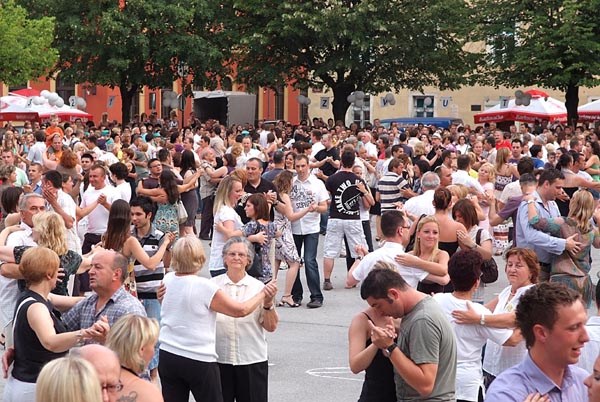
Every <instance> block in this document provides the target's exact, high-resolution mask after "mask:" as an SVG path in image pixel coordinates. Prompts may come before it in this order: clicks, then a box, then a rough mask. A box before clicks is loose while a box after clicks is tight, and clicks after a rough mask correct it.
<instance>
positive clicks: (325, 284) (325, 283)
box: [319, 279, 333, 307]
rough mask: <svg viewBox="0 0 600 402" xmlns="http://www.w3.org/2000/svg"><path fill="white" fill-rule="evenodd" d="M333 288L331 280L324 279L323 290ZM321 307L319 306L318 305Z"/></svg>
mask: <svg viewBox="0 0 600 402" xmlns="http://www.w3.org/2000/svg"><path fill="white" fill-rule="evenodd" d="M332 289H333V285H332V284H331V281H330V280H329V279H325V282H323V290H332ZM319 307H321V306H319Z"/></svg>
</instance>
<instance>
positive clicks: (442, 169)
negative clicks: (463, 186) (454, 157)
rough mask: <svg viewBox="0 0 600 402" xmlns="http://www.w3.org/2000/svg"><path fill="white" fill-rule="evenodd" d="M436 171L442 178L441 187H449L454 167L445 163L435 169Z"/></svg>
mask: <svg viewBox="0 0 600 402" xmlns="http://www.w3.org/2000/svg"><path fill="white" fill-rule="evenodd" d="M435 173H437V175H438V177H439V178H440V187H448V186H450V185H452V169H450V168H448V167H446V166H445V165H440V166H438V167H437V168H436V169H435Z"/></svg>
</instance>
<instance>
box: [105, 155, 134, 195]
mask: <svg viewBox="0 0 600 402" xmlns="http://www.w3.org/2000/svg"><path fill="white" fill-rule="evenodd" d="M108 170H109V171H110V178H111V180H112V181H113V182H114V183H115V188H116V190H117V192H118V194H119V198H120V199H122V200H125V201H127V202H129V201H130V200H131V185H130V184H129V183H127V182H126V181H125V179H126V178H127V176H128V174H129V171H128V170H127V165H125V164H124V163H121V162H117V163H113V164H112V165H110V167H109V168H108Z"/></svg>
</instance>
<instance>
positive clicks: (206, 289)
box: [159, 272, 219, 362]
mask: <svg viewBox="0 0 600 402" xmlns="http://www.w3.org/2000/svg"><path fill="white" fill-rule="evenodd" d="M163 282H164V284H165V286H166V288H167V292H166V293H165V297H164V299H163V302H162V304H161V309H160V312H161V326H160V336H159V341H160V348H161V349H162V350H164V351H167V352H169V353H173V354H175V355H177V356H183V357H186V358H188V359H193V360H198V361H202V362H215V361H217V351H216V342H215V336H216V322H217V313H215V312H214V311H212V310H211V309H210V304H211V303H212V299H213V297H214V296H215V293H217V291H218V290H219V287H218V286H217V285H216V284H215V283H213V282H211V281H210V280H208V279H206V278H202V277H199V276H196V275H184V276H176V275H175V273H174V272H169V273H168V274H166V275H165V278H164V279H163Z"/></svg>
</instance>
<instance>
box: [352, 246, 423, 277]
mask: <svg viewBox="0 0 600 402" xmlns="http://www.w3.org/2000/svg"><path fill="white" fill-rule="evenodd" d="M399 254H404V247H402V244H400V243H395V242H392V241H386V242H385V243H384V244H383V246H381V247H380V248H378V249H377V250H375V251H373V252H372V253H369V254H367V255H366V256H365V257H364V258H363V259H362V260H361V261H360V263H359V264H358V265H357V266H356V268H355V269H354V271H353V272H352V276H353V277H354V279H356V280H357V281H359V282H362V281H364V280H365V278H366V277H367V275H368V274H369V272H371V270H372V269H373V266H374V265H375V263H376V262H377V261H386V262H389V263H391V264H393V265H394V266H395V267H396V271H397V272H398V273H399V274H400V275H402V278H404V280H405V281H406V283H408V284H409V285H410V286H412V287H413V288H415V289H416V288H417V285H418V284H419V281H422V280H423V279H425V278H427V276H428V275H429V273H428V272H426V271H423V270H422V269H419V268H411V267H406V266H404V265H402V264H400V263H399V262H396V261H395V260H394V258H396V256H397V255H399Z"/></svg>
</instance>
